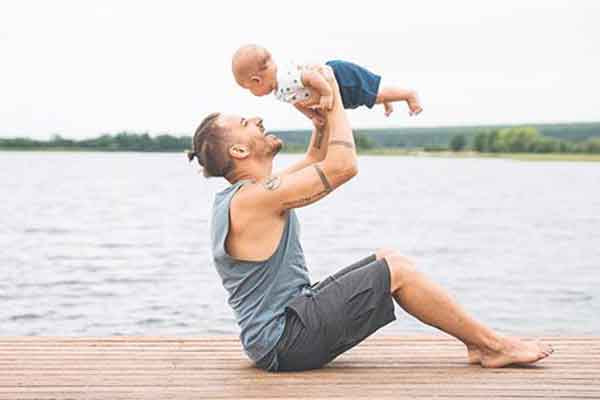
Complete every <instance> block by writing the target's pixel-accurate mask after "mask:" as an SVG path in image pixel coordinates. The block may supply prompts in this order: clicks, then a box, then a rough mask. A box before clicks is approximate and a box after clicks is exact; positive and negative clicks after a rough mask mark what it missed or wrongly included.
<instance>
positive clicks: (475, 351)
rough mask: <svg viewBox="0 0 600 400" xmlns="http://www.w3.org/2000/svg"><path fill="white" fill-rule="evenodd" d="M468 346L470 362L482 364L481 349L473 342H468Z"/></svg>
mask: <svg viewBox="0 0 600 400" xmlns="http://www.w3.org/2000/svg"><path fill="white" fill-rule="evenodd" d="M466 346H467V353H468V355H469V364H481V350H479V348H478V347H476V346H473V345H471V344H467V345H466Z"/></svg>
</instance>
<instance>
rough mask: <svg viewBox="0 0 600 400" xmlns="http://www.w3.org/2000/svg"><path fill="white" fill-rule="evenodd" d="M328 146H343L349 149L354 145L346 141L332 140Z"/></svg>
mask: <svg viewBox="0 0 600 400" xmlns="http://www.w3.org/2000/svg"><path fill="white" fill-rule="evenodd" d="M329 145H330V146H345V147H348V148H350V149H352V148H354V144H353V143H352V142H348V141H346V140H332V141H331V142H329Z"/></svg>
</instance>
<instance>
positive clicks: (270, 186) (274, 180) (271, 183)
mask: <svg viewBox="0 0 600 400" xmlns="http://www.w3.org/2000/svg"><path fill="white" fill-rule="evenodd" d="M280 185H281V178H280V177H278V176H270V177H268V178H267V180H266V181H265V182H264V183H263V186H264V187H265V189H267V190H275V189H277V188H278V187H279V186H280Z"/></svg>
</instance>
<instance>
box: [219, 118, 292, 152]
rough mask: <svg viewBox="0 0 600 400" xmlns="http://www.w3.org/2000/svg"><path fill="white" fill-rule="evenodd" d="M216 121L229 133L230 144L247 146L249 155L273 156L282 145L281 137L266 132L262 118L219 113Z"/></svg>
mask: <svg viewBox="0 0 600 400" xmlns="http://www.w3.org/2000/svg"><path fill="white" fill-rule="evenodd" d="M218 123H219V125H221V126H223V127H224V128H226V129H227V130H228V131H229V132H230V133H231V136H232V144H243V145H246V146H247V147H248V150H249V151H250V157H258V158H263V157H267V158H273V157H274V156H275V154H277V153H278V152H279V150H281V148H282V146H283V141H282V140H281V139H279V138H278V137H277V136H275V135H273V134H267V131H266V129H265V128H264V126H263V120H262V118H259V117H252V118H245V117H242V116H239V115H221V116H220V117H219V120H218Z"/></svg>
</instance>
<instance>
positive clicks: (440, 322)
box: [188, 76, 553, 371]
mask: <svg viewBox="0 0 600 400" xmlns="http://www.w3.org/2000/svg"><path fill="white" fill-rule="evenodd" d="M329 79H330V82H331V84H332V85H333V88H334V91H333V92H334V104H333V108H332V110H331V111H328V112H326V114H325V118H326V124H325V126H324V127H322V128H318V127H315V129H314V131H313V133H312V137H311V140H310V144H309V148H308V150H307V153H306V155H305V157H304V158H303V159H302V160H300V161H299V162H297V163H296V164H294V165H292V166H290V167H289V168H287V169H285V170H283V171H281V172H278V173H273V172H272V164H273V158H274V157H275V155H276V154H277V153H278V151H279V150H280V149H281V147H282V144H283V143H282V141H281V140H280V139H279V138H277V137H276V136H274V135H272V134H266V131H265V128H264V126H263V123H262V122H263V121H262V119H261V118H244V117H240V116H236V115H222V114H218V113H215V114H211V115H209V116H208V117H206V118H205V119H204V120H203V121H202V123H201V124H200V126H199V127H198V129H197V130H196V133H195V134H194V138H193V150H192V151H190V152H189V153H188V157H189V159H190V161H191V160H193V158H194V157H196V158H197V159H198V162H199V163H200V165H201V166H202V167H203V168H204V173H205V175H206V176H217V177H224V178H225V179H227V181H229V183H231V185H230V186H229V187H227V188H226V189H225V190H223V191H221V192H219V193H218V194H217V195H216V197H215V202H214V208H213V218H212V226H211V230H212V232H211V233H212V235H211V236H212V251H213V259H214V264H215V267H216V268H217V271H218V273H219V275H220V276H221V278H222V282H223V285H224V287H225V289H226V290H227V292H228V293H229V298H228V302H229V305H230V306H231V307H232V308H233V310H234V313H235V316H236V320H237V323H238V325H239V327H240V329H241V334H240V339H241V342H242V345H243V348H244V350H245V352H246V354H247V355H248V357H249V358H250V359H252V360H253V361H254V362H255V363H256V365H257V366H258V367H259V368H262V369H265V370H268V371H298V370H306V369H314V368H320V367H322V366H323V365H325V364H327V363H328V362H330V361H331V360H333V359H334V358H336V357H337V356H338V355H340V354H342V353H343V352H345V351H346V350H348V349H350V348H352V347H353V346H355V345H357V344H358V343H360V342H361V341H362V340H364V339H365V338H366V337H368V336H369V335H371V334H372V333H374V332H375V331H376V330H377V329H379V328H381V327H382V326H384V325H386V324H388V323H390V322H391V321H393V320H395V319H396V317H395V315H394V301H396V302H397V303H398V304H399V305H400V307H402V308H403V309H404V310H405V311H407V312H408V313H410V314H411V315H413V316H414V317H416V318H418V319H419V320H421V321H422V322H424V323H426V324H428V325H431V326H434V327H436V328H439V329H441V330H442V331H444V332H446V333H448V334H450V335H452V336H454V337H455V338H457V339H458V340H460V341H461V342H463V343H464V344H465V346H466V350H467V355H468V360H469V362H471V363H474V364H480V365H481V366H483V367H503V366H506V365H510V364H525V363H534V362H536V361H538V360H540V359H542V358H545V357H547V356H549V355H550V354H551V353H552V352H553V349H552V347H551V346H549V345H545V344H542V343H540V342H537V341H535V342H524V341H521V340H519V339H514V338H507V337H503V336H500V335H498V334H497V333H495V332H494V331H493V330H491V329H490V328H488V327H486V326H485V325H483V324H482V323H480V322H478V321H476V320H475V319H474V318H473V317H471V316H470V315H469V314H468V313H466V312H465V310H463V309H462V307H461V306H460V305H459V304H457V303H456V302H455V301H454V300H453V299H452V298H451V297H450V296H449V295H448V293H447V292H446V291H445V290H444V289H442V288H441V287H440V286H438V285H437V284H435V283H434V282H432V281H430V280H429V279H428V278H427V277H426V276H425V275H424V274H423V273H421V272H420V271H419V270H418V269H417V268H416V267H415V265H414V263H413V262H412V261H410V260H409V259H407V258H406V257H404V256H402V255H401V254H399V253H398V252H396V251H394V250H387V249H381V250H377V251H375V252H374V254H372V255H370V256H368V257H366V258H365V259H363V260H360V261H358V262H356V263H354V264H353V265H350V266H348V267H346V268H344V269H341V270H340V271H338V272H336V273H335V274H333V275H331V276H329V277H328V278H327V279H325V280H323V281H322V282H318V283H315V284H312V285H311V282H310V279H309V275H308V270H307V268H306V263H305V260H304V255H303V251H302V247H301V245H300V240H299V221H298V218H297V217H296V214H295V212H294V209H295V208H298V207H303V206H306V205H308V204H312V203H314V202H316V201H318V200H320V199H322V198H323V197H325V196H327V195H328V194H330V193H331V192H332V191H333V190H335V189H336V188H337V187H339V186H341V185H342V184H344V183H345V182H347V181H348V180H350V179H352V178H353V177H354V176H355V175H356V174H357V172H358V165H357V158H356V147H355V143H354V139H353V136H352V130H351V128H350V124H349V122H348V119H347V116H346V113H345V111H344V109H343V106H342V104H341V99H340V94H339V90H338V88H337V84H336V83H335V79H332V78H331V76H330V77H329Z"/></svg>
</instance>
